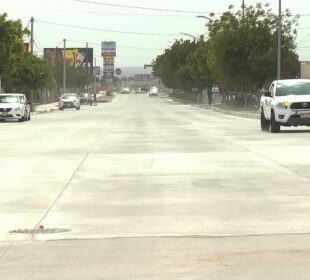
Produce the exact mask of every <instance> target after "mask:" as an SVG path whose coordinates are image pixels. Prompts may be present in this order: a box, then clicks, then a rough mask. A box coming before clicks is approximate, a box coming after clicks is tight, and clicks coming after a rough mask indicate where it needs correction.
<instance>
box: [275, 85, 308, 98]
mask: <svg viewBox="0 0 310 280" xmlns="http://www.w3.org/2000/svg"><path fill="white" fill-rule="evenodd" d="M287 95H310V83H307V82H304V83H302V82H300V83H294V84H284V83H279V84H278V85H277V90H276V96H287Z"/></svg>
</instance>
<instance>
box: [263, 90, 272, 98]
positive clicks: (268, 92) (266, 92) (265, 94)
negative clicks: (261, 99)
mask: <svg viewBox="0 0 310 280" xmlns="http://www.w3.org/2000/svg"><path fill="white" fill-rule="evenodd" d="M264 96H266V97H272V95H271V92H270V91H265V92H264Z"/></svg>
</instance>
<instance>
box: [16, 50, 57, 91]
mask: <svg viewBox="0 0 310 280" xmlns="http://www.w3.org/2000/svg"><path fill="white" fill-rule="evenodd" d="M14 80H15V85H16V88H17V89H18V90H21V91H22V92H24V93H26V94H27V95H28V96H29V94H30V92H31V91H33V92H34V93H35V95H38V93H39V91H40V90H44V89H45V88H47V87H48V85H50V84H51V82H52V69H51V67H50V66H49V64H48V63H47V62H46V61H45V60H43V59H41V58H38V57H36V56H32V55H25V56H24V58H23V60H22V61H21V62H20V64H19V65H18V67H17V71H16V72H15V75H14Z"/></svg>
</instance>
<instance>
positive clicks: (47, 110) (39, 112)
mask: <svg viewBox="0 0 310 280" xmlns="http://www.w3.org/2000/svg"><path fill="white" fill-rule="evenodd" d="M54 111H58V107H54V108H49V109H45V110H39V111H35V112H32V113H31V115H40V114H46V113H50V112H54Z"/></svg>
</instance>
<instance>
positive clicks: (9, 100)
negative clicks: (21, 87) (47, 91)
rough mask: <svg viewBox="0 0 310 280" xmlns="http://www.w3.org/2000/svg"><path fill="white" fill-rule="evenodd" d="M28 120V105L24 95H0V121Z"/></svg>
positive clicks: (29, 116)
mask: <svg viewBox="0 0 310 280" xmlns="http://www.w3.org/2000/svg"><path fill="white" fill-rule="evenodd" d="M30 118H31V115H30V103H29V102H27V99H26V96H25V94H22V93H2V94H0V120H8V119H15V120H18V121H19V122H23V121H29V120H30Z"/></svg>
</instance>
